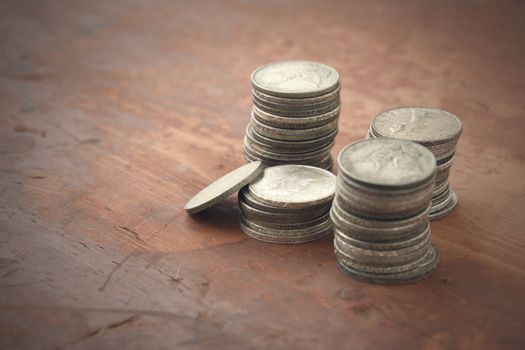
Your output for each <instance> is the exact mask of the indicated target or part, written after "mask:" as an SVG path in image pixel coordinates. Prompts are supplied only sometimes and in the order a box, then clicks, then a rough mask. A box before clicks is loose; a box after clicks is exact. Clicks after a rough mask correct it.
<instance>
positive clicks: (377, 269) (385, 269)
mask: <svg viewBox="0 0 525 350" xmlns="http://www.w3.org/2000/svg"><path fill="white" fill-rule="evenodd" d="M435 254H436V250H435V249H428V250H427V252H426V254H425V255H423V256H422V257H421V258H419V259H417V260H414V261H411V262H408V263H405V264H400V265H394V266H370V265H363V264H360V263H359V262H357V261H354V260H352V259H350V258H348V257H347V256H345V255H343V254H341V253H340V252H338V251H336V252H335V255H336V258H337V260H338V262H339V263H340V264H342V265H344V266H345V267H348V268H350V269H352V270H354V271H359V272H360V273H372V274H380V275H386V274H388V275H391V274H399V273H404V272H407V271H410V270H413V269H416V268H417V267H419V266H420V265H422V264H424V263H425V261H427V260H428V259H429V258H433V257H434V256H435Z"/></svg>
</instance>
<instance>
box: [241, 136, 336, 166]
mask: <svg viewBox="0 0 525 350" xmlns="http://www.w3.org/2000/svg"><path fill="white" fill-rule="evenodd" d="M333 146H334V143H333V142H332V143H330V144H328V145H326V146H324V147H322V148H319V149H316V150H315V151H313V152H305V153H280V152H275V151H268V150H265V149H263V148H260V147H258V146H257V144H253V143H252V142H251V140H250V139H249V138H247V137H245V138H244V147H245V148H247V149H248V152H249V153H251V154H253V155H260V156H261V157H264V158H267V159H273V160H283V161H289V162H294V161H301V160H309V159H319V158H320V160H322V159H324V158H326V155H327V153H328V152H330V150H331V149H332V147H333Z"/></svg>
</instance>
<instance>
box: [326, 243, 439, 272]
mask: <svg viewBox="0 0 525 350" xmlns="http://www.w3.org/2000/svg"><path fill="white" fill-rule="evenodd" d="M430 245H431V238H430V235H426V236H425V238H424V239H423V240H422V241H420V242H418V243H416V244H415V245H413V246H410V247H406V248H401V249H395V250H373V249H364V248H359V247H355V246H353V245H351V244H348V243H347V242H345V241H343V240H342V239H341V238H340V236H338V235H335V236H334V247H335V249H336V250H337V251H338V252H340V253H341V254H344V255H346V256H347V257H349V258H351V259H352V260H355V261H358V262H360V263H361V264H366V265H372V266H395V265H401V264H406V263H407V262H410V261H414V260H417V259H420V258H421V257H422V256H424V255H425V254H426V252H427V250H428V247H429V246H430Z"/></svg>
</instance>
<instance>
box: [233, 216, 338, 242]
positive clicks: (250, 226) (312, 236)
mask: <svg viewBox="0 0 525 350" xmlns="http://www.w3.org/2000/svg"><path fill="white" fill-rule="evenodd" d="M241 229H242V230H243V232H245V233H246V234H247V235H249V236H250V237H252V238H255V239H259V240H261V241H265V242H272V243H304V242H309V241H312V240H316V239H319V238H321V237H324V236H325V235H327V234H329V233H331V232H332V224H331V222H330V220H326V221H325V222H322V223H320V224H318V225H315V226H312V227H308V228H305V229H299V230H277V229H271V228H267V227H264V226H261V225H257V224H255V223H253V222H251V221H248V220H246V219H245V218H242V217H241Z"/></svg>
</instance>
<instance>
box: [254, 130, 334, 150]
mask: <svg viewBox="0 0 525 350" xmlns="http://www.w3.org/2000/svg"><path fill="white" fill-rule="evenodd" d="M245 136H246V137H247V138H248V139H249V140H250V146H252V147H253V148H256V149H263V150H266V151H268V152H274V153H283V154H286V153H307V152H312V151H315V150H317V149H319V148H322V147H325V146H326V145H328V144H330V143H332V142H334V137H335V134H334V135H333V136H334V137H326V138H322V139H318V140H314V141H315V142H310V141H277V140H272V139H268V138H266V137H264V136H261V135H258V134H257V135H256V133H255V132H254V131H253V130H252V127H251V124H248V127H247V128H246V135H245ZM276 143H277V144H276Z"/></svg>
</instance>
